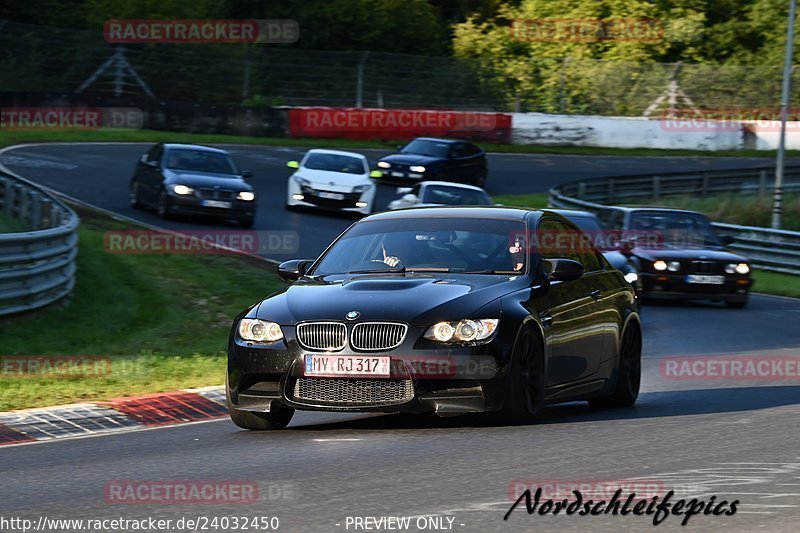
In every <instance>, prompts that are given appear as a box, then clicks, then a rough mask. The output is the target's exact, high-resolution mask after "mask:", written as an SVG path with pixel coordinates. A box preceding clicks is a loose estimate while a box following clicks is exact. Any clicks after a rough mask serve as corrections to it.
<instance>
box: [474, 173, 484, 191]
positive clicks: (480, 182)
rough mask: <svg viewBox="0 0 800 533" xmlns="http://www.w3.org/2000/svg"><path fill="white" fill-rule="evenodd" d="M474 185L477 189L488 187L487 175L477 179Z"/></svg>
mask: <svg viewBox="0 0 800 533" xmlns="http://www.w3.org/2000/svg"><path fill="white" fill-rule="evenodd" d="M472 184H473V185H475V186H476V187H480V188H481V189H483V188H484V187H485V186H486V174H483V175H482V176H479V177H477V178H475V180H473V182H472Z"/></svg>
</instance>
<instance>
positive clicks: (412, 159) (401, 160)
mask: <svg viewBox="0 0 800 533" xmlns="http://www.w3.org/2000/svg"><path fill="white" fill-rule="evenodd" d="M381 161H386V162H387V163H398V164H400V165H432V164H434V163H438V162H440V161H442V158H441V157H432V156H429V155H420V154H392V155H387V156H386V157H384V158H383V159H381Z"/></svg>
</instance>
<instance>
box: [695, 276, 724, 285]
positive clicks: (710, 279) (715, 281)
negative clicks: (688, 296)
mask: <svg viewBox="0 0 800 533" xmlns="http://www.w3.org/2000/svg"><path fill="white" fill-rule="evenodd" d="M686 283H705V284H706V285H724V284H725V276H709V275H705V274H689V275H688V276H686Z"/></svg>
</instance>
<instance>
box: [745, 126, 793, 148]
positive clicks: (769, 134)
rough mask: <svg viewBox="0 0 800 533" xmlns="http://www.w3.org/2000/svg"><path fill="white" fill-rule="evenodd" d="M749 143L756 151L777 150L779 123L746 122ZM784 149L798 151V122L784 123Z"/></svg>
mask: <svg viewBox="0 0 800 533" xmlns="http://www.w3.org/2000/svg"><path fill="white" fill-rule="evenodd" d="M746 127H747V130H748V132H749V133H750V137H751V139H752V140H751V142H750V143H749V144H750V145H751V146H752V147H753V148H755V149H756V150H777V149H778V139H779V138H780V134H781V132H780V122H777V121H776V122H748V123H746ZM786 149H787V150H800V122H787V123H786Z"/></svg>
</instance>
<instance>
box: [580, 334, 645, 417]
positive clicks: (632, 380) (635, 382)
mask: <svg viewBox="0 0 800 533" xmlns="http://www.w3.org/2000/svg"><path fill="white" fill-rule="evenodd" d="M615 377H616V383H615V384H614V392H613V393H611V394H610V395H608V396H603V397H600V398H592V399H591V400H589V405H591V406H592V407H631V406H633V405H634V404H635V403H636V399H637V398H638V397H639V388H640V386H641V383H642V330H641V329H640V328H639V324H638V323H636V322H630V323H629V324H628V327H626V328H625V331H624V332H623V334H622V339H621V341H620V349H619V364H618V366H617V371H616V376H615Z"/></svg>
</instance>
